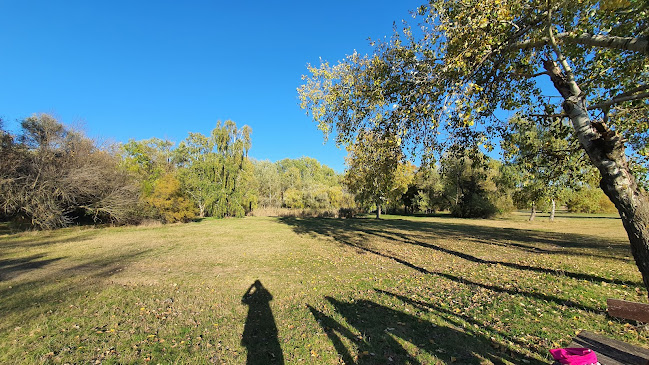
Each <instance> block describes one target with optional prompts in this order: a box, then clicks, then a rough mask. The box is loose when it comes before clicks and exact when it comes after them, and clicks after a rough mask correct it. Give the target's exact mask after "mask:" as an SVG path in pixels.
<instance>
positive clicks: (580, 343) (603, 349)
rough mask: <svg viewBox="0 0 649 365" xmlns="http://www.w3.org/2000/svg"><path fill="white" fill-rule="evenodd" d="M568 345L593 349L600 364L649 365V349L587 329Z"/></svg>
mask: <svg viewBox="0 0 649 365" xmlns="http://www.w3.org/2000/svg"><path fill="white" fill-rule="evenodd" d="M568 347H586V348H589V349H591V350H593V351H595V353H596V354H597V360H598V361H599V362H600V364H602V365H649V349H645V348H642V347H638V346H633V345H629V344H628V343H626V342H622V341H618V340H613V339H610V338H608V337H604V336H601V335H598V334H595V333H592V332H588V331H581V333H579V335H577V337H575V338H574V339H573V340H572V342H571V343H570V345H568Z"/></svg>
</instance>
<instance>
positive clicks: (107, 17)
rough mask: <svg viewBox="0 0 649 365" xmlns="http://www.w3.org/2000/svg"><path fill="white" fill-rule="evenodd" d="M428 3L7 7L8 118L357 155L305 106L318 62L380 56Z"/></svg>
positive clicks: (3, 94) (327, 159)
mask: <svg viewBox="0 0 649 365" xmlns="http://www.w3.org/2000/svg"><path fill="white" fill-rule="evenodd" d="M421 3H422V1H410V0H402V1H387V0H386V1H376V0H375V1H368V0H363V1H355V0H347V1H329V2H311V1H286V2H281V1H273V2H271V1H242V2H235V1H182V2H181V1H171V0H168V1H155V2H154V1H67V0H66V1H28V0H0V50H2V52H1V56H0V117H2V118H3V119H4V120H5V121H6V122H7V124H8V125H7V126H8V127H9V128H15V127H16V126H17V123H16V121H17V120H20V119H23V118H25V117H28V116H30V115H32V114H33V113H42V112H44V113H50V114H53V115H54V116H56V117H57V118H58V119H59V120H60V121H62V122H64V123H66V124H69V125H76V126H79V125H80V126H82V127H83V129H84V131H85V132H86V134H87V135H89V136H91V137H96V138H99V139H103V140H109V141H116V142H124V141H127V140H128V139H130V138H133V139H136V140H140V139H145V138H150V137H158V138H166V139H169V140H172V141H174V142H180V141H181V140H182V139H184V138H185V137H186V136H187V133H188V132H200V133H205V134H206V133H209V131H210V130H211V129H212V128H214V126H215V125H216V122H217V121H218V120H227V119H231V120H233V121H235V122H236V123H237V125H239V126H241V125H244V124H247V125H249V126H250V127H252V130H253V135H252V149H251V151H250V155H251V156H252V157H254V158H257V159H269V160H271V161H276V160H279V159H282V158H298V157H301V156H309V157H314V158H316V159H318V160H319V161H320V162H322V163H324V164H326V165H329V166H331V167H333V168H334V169H335V170H337V171H339V172H342V171H343V169H344V159H343V158H344V156H345V154H346V152H345V151H344V150H342V149H338V148H336V147H335V146H334V145H333V143H332V142H328V143H327V144H324V145H323V137H322V133H321V132H320V131H318V130H317V128H316V125H315V123H313V122H312V121H311V119H310V118H309V117H307V116H306V115H305V113H304V111H303V110H301V109H300V108H299V105H298V100H297V93H296V88H297V87H298V86H299V85H300V84H301V79H300V76H301V75H302V74H304V73H306V65H307V63H312V64H318V63H319V60H320V58H322V59H324V60H328V61H330V62H335V61H337V60H341V59H343V58H344V57H345V55H347V54H351V53H353V51H354V50H358V51H359V52H361V53H366V52H368V51H369V50H370V48H369V45H368V38H372V39H382V38H383V37H385V36H389V35H390V34H391V32H392V26H393V22H401V20H402V19H407V20H411V19H410V15H409V13H408V11H409V10H412V9H415V8H416V7H417V6H418V5H420V4H421Z"/></svg>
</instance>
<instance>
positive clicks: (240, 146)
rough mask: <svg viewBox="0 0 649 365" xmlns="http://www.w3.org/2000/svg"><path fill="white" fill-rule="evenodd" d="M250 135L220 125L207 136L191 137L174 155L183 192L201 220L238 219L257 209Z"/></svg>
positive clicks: (246, 129) (245, 129) (231, 124)
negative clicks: (250, 153)
mask: <svg viewBox="0 0 649 365" xmlns="http://www.w3.org/2000/svg"><path fill="white" fill-rule="evenodd" d="M250 133H251V129H250V127H248V126H243V127H242V128H241V129H238V128H237V126H236V124H235V123H234V122H233V121H229V120H228V121H226V122H224V123H221V122H219V123H218V124H217V126H216V128H214V129H213V130H212V132H211V133H210V135H209V136H204V135H202V134H200V133H190V135H189V137H187V139H185V140H184V141H182V142H181V143H180V144H179V145H178V148H177V149H176V150H175V151H174V162H175V163H176V164H177V165H178V166H179V172H178V174H179V177H180V180H181V183H182V189H183V191H185V192H186V193H187V194H188V195H189V196H190V197H191V198H192V200H193V201H194V202H195V203H196V205H197V206H198V208H199V215H200V216H201V217H204V216H212V217H219V218H222V217H241V216H244V215H245V214H246V213H248V212H249V211H250V210H251V209H252V208H253V206H254V205H256V202H257V199H256V196H253V194H252V191H254V181H253V180H254V176H253V175H252V172H251V171H252V168H253V167H252V165H251V164H250V163H249V161H248V150H249V149H250V146H251V142H250Z"/></svg>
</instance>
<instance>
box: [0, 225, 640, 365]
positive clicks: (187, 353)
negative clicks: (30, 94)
mask: <svg viewBox="0 0 649 365" xmlns="http://www.w3.org/2000/svg"><path fill="white" fill-rule="evenodd" d="M525 218H526V217H524V216H523V215H514V216H512V217H510V218H506V219H497V220H460V219H453V218H449V217H444V216H440V217H397V216H387V217H385V219H382V220H375V219H369V218H366V219H347V220H339V219H326V218H322V219H318V218H305V219H300V218H260V217H254V218H253V217H250V218H245V219H225V220H204V221H202V222H198V223H190V224H184V225H169V226H151V227H120V228H104V229H93V228H70V229H63V230H58V231H51V232H25V233H19V234H8V233H4V234H0V363H28V364H31V363H105V364H111V363H146V362H150V363H153V364H157V363H174V362H176V363H225V364H231V363H234V364H236V363H248V364H272V363H283V362H285V363H311V364H321V363H322V364H342V363H345V364H393V363H394V364H407V363H409V364H435V363H457V364H462V363H485V364H491V363H494V364H502V363H504V364H508V363H515V364H520V363H524V364H544V363H547V361H548V359H549V354H548V352H547V350H548V349H549V348H553V347H560V346H565V345H567V344H568V343H569V341H570V339H571V337H572V336H574V335H575V333H577V332H578V331H579V330H590V331H595V332H599V333H604V334H606V335H608V336H610V337H613V338H617V339H622V340H625V341H628V342H630V343H634V344H644V346H646V344H647V343H648V340H649V330H647V329H646V328H643V327H639V326H636V325H635V323H631V322H623V321H618V320H615V319H612V318H609V317H607V315H606V299H607V298H618V299H627V300H633V301H641V302H647V293H646V291H645V289H644V288H643V286H642V284H641V279H640V275H639V273H638V272H637V269H636V267H635V264H634V262H633V260H632V258H631V256H630V252H629V248H628V243H627V242H626V238H625V232H624V230H623V229H622V224H621V222H620V220H619V219H615V217H613V216H601V217H593V216H574V215H562V216H559V217H558V219H557V221H556V222H555V223H549V222H547V218H543V217H539V218H537V221H535V222H531V223H530V222H527V221H526V220H525ZM257 280H258V281H257ZM251 288H252V290H251V291H248V290H249V289H251Z"/></svg>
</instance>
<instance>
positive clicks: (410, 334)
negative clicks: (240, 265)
mask: <svg viewBox="0 0 649 365" xmlns="http://www.w3.org/2000/svg"><path fill="white" fill-rule="evenodd" d="M326 299H327V301H328V302H329V304H330V305H331V306H333V310H335V312H337V313H338V314H340V315H341V316H342V317H343V319H344V322H345V323H347V324H348V325H349V326H351V327H353V330H352V329H349V328H348V327H347V326H345V325H344V324H342V323H340V322H338V321H336V320H335V319H334V318H332V317H331V316H329V315H327V314H325V313H324V312H322V311H320V310H318V309H316V308H314V307H312V306H310V305H307V307H308V309H309V310H310V311H311V314H312V315H313V317H314V318H315V320H316V321H317V322H318V323H319V324H320V327H321V328H322V330H323V331H324V332H325V334H326V335H327V337H328V338H329V340H330V341H331V342H332V344H333V346H334V348H335V349H336V351H337V352H338V354H339V355H340V357H341V359H342V360H343V361H344V363H345V364H357V365H361V364H386V363H387V364H390V363H392V364H413V365H419V364H422V362H421V361H419V360H418V359H417V357H416V355H415V354H416V353H417V352H422V351H425V352H427V353H428V354H431V355H434V356H436V357H437V358H439V359H441V360H443V361H444V362H446V363H450V362H455V363H460V364H477V363H482V362H484V360H489V361H491V362H492V363H495V364H504V363H505V360H507V361H508V362H512V361H514V359H516V361H520V360H521V359H526V361H527V363H529V364H542V363H541V362H539V361H538V360H536V359H533V358H528V357H526V356H525V355H524V354H522V353H518V352H516V350H513V351H514V352H511V351H510V353H509V354H506V353H502V352H499V351H498V350H496V349H494V348H493V347H492V346H491V343H490V341H489V339H487V338H485V337H483V336H481V335H475V334H467V333H465V332H464V331H461V330H459V329H457V328H452V327H448V326H437V325H435V324H433V323H430V322H428V321H425V320H422V319H421V318H418V317H416V316H414V315H411V314H408V313H404V312H401V311H398V310H395V309H393V308H390V307H387V306H385V305H381V304H379V303H375V302H373V301H369V300H359V301H354V302H346V301H340V300H337V299H335V298H332V297H326ZM403 341H407V342H410V343H411V344H413V345H414V346H416V347H417V349H415V350H413V349H410V350H407V349H406V348H404V346H403V345H401V343H402V342H403ZM400 342H401V343H400ZM346 343H351V344H350V345H349V347H348V345H346ZM351 346H353V347H354V348H355V351H353V350H354V349H352V348H351ZM354 352H356V353H357V354H358V355H356V356H353V355H352V354H353V353H354Z"/></svg>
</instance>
